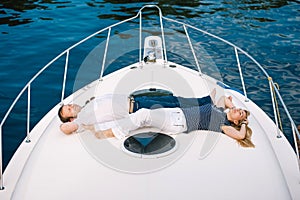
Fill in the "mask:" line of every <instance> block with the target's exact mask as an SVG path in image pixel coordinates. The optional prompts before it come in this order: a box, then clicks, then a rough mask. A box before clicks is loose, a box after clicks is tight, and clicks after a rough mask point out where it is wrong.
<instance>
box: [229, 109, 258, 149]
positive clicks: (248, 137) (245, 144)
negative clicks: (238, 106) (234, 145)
mask: <svg viewBox="0 0 300 200" xmlns="http://www.w3.org/2000/svg"><path fill="white" fill-rule="evenodd" d="M245 112H246V119H247V117H248V116H249V115H250V112H249V111H248V110H245ZM232 126H233V127H234V128H235V129H236V130H238V131H240V129H241V126H242V121H241V122H240V123H239V125H235V124H232ZM251 136H252V130H251V128H250V127H248V125H246V135H245V138H244V139H240V140H236V141H237V142H238V144H239V145H240V146H242V147H252V148H254V147H255V145H254V144H253V142H252V141H251Z"/></svg>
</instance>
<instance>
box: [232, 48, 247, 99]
mask: <svg viewBox="0 0 300 200" xmlns="http://www.w3.org/2000/svg"><path fill="white" fill-rule="evenodd" d="M234 52H235V57H236V62H237V65H238V68H239V73H240V78H241V82H242V87H243V91H244V95H245V101H246V102H247V101H249V100H248V97H247V92H246V87H245V82H244V77H243V72H242V68H241V64H240V59H239V54H238V51H237V49H236V47H234Z"/></svg>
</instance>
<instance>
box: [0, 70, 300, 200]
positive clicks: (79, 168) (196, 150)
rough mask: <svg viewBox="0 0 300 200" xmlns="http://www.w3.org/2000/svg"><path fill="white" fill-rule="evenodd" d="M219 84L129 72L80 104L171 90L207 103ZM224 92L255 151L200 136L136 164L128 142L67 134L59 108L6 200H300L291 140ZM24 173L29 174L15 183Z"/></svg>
mask: <svg viewBox="0 0 300 200" xmlns="http://www.w3.org/2000/svg"><path fill="white" fill-rule="evenodd" d="M164 73H167V74H168V75H167V76H166V74H164ZM137 74H138V75H137ZM133 77H134V78H133ZM166 77H168V78H167V79H166ZM187 77H188V78H187ZM117 79H119V80H121V81H120V82H117V81H116V80H117ZM133 80H134V81H133ZM147 80H148V81H147ZM142 82H143V83H147V82H148V83H149V84H144V85H142ZM125 83H126V87H123V86H124V85H125ZM151 84H152V85H151ZM212 84H213V83H212V82H210V81H207V82H206V81H203V79H202V78H201V77H200V76H198V75H197V74H196V73H195V74H192V72H191V70H186V69H182V68H180V67H177V68H169V67H167V68H163V67H161V66H152V68H150V67H144V68H143V69H140V68H137V69H129V68H127V69H123V70H121V71H119V72H116V73H115V74H114V76H112V75H109V76H107V77H105V79H104V81H102V82H100V83H99V84H98V83H94V84H92V85H91V86H90V87H87V88H85V90H83V91H79V92H77V93H76V94H75V95H74V101H75V102H80V103H82V102H84V101H85V100H86V99H87V98H88V97H91V96H94V95H95V94H96V95H101V94H104V93H110V92H113V93H127V94H129V93H130V92H132V91H133V90H137V89H139V88H140V87H141V86H142V87H149V86H153V87H154V86H160V87H162V88H163V87H165V88H168V89H169V90H171V91H173V92H174V95H180V96H204V95H207V94H208V93H209V89H212V88H213V87H214V86H213V85H212ZM137 86H138V87H137ZM167 86H168V87H167ZM196 86H197V87H196ZM219 91H220V90H218V92H219ZM225 92H226V94H228V95H232V96H233V99H234V103H235V104H236V105H238V106H243V107H245V108H247V109H249V110H250V111H251V115H250V118H249V121H250V127H251V128H252V130H253V137H252V140H253V142H254V144H255V145H256V148H254V149H247V148H242V147H239V146H238V145H237V144H236V142H235V141H234V140H233V139H231V138H229V137H227V136H225V135H222V134H219V133H215V134H214V135H213V133H209V132H206V131H197V132H193V133H190V134H188V135H186V134H181V135H178V136H176V141H177V142H178V149H177V150H176V151H175V152H174V153H172V154H170V155H169V156H166V157H162V158H157V159H141V158H136V157H132V156H130V155H128V154H126V153H124V152H122V150H120V149H119V148H118V147H120V145H121V144H122V141H118V140H116V139H109V140H106V141H104V140H102V141H101V140H97V139H96V138H95V137H94V136H93V135H92V134H91V133H89V132H85V133H82V134H74V135H70V136H66V135H64V134H62V133H61V132H60V130H59V125H60V122H59V119H58V117H57V116H56V113H57V109H58V106H57V107H55V108H54V109H53V110H52V111H51V112H50V113H49V114H48V115H47V116H46V117H45V118H44V120H45V121H49V122H50V124H49V125H43V126H44V127H42V126H37V127H36V128H35V129H34V130H33V132H32V142H31V143H29V144H25V143H24V144H23V147H21V149H19V150H18V151H17V153H16V154H15V157H14V158H13V160H12V162H10V164H9V166H8V167H7V170H6V171H5V176H4V177H5V179H4V185H5V190H4V191H0V197H1V198H0V199H3V200H5V199H10V198H11V199H23V200H27V199H28V200H40V199H43V200H47V199H49V200H53V199H57V200H58V199H72V200H73V199H110V200H111V199H124V200H125V199H131V200H133V199H149V200H150V199H151V200H152V199H172V200H175V199H180V200H181V199H222V200H224V199H231V200H232V199H251V200H253V199H272V200H275V199H278V200H282V199H300V185H299V181H300V178H299V172H298V166H297V159H296V156H295V154H294V153H293V150H292V148H291V147H290V145H289V144H288V142H287V141H286V139H285V138H284V137H283V138H281V139H277V138H276V132H275V131H276V130H275V125H274V124H273V123H272V122H271V120H270V119H269V118H268V117H267V116H266V115H265V114H264V113H263V112H262V111H261V110H260V109H259V108H258V107H257V106H256V105H255V104H253V103H252V102H251V101H249V102H244V101H243V97H242V95H241V94H239V93H237V92H235V91H233V90H226V91H225ZM81 93H82V94H83V96H80V94H81ZM71 99H73V98H72V97H69V98H68V99H67V101H71ZM44 129H45V131H44ZM40 135H41V136H40ZM216 138H217V140H216ZM208 140H210V141H216V142H217V143H216V145H215V146H214V147H213V148H207V145H208V146H210V147H211V146H213V145H210V143H209V141H208ZM36 141H38V143H37V144H36V146H34V145H35V142H36ZM212 143H213V142H212ZM205 145H206V146H205ZM32 149H33V150H32ZM209 149H210V150H211V151H210V152H209V153H208V154H207V155H206V156H203V155H204V154H205V152H208V150H209ZM31 150H32V153H30V152H31ZM29 153H30V154H29ZM26 154H28V160H27V155H26ZM19 157H22V158H23V162H24V164H25V166H24V168H23V163H20V161H18V163H16V162H14V161H15V160H18V158H19ZM279 160H281V162H279ZM16 171H17V173H16ZM18 172H19V173H22V174H21V176H20V179H19V180H18V181H17V182H16V181H15V178H16V177H18ZM15 185H16V188H15V189H14V186H15ZM11 195H12V196H11Z"/></svg>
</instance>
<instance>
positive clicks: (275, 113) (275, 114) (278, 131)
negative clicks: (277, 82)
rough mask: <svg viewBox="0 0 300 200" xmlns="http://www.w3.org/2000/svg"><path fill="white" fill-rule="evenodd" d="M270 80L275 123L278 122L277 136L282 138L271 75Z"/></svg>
mask: <svg viewBox="0 0 300 200" xmlns="http://www.w3.org/2000/svg"><path fill="white" fill-rule="evenodd" d="M268 80H269V85H270V93H271V99H272V106H273V112H274V118H275V123H276V129H277V138H281V135H280V130H279V128H278V118H277V111H276V108H275V101H274V98H275V96H274V95H275V94H274V90H273V85H272V82H273V81H272V78H271V77H268Z"/></svg>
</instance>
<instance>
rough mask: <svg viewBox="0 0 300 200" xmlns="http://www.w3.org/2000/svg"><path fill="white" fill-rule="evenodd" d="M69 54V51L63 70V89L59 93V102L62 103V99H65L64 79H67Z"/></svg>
mask: <svg viewBox="0 0 300 200" xmlns="http://www.w3.org/2000/svg"><path fill="white" fill-rule="evenodd" d="M69 52H70V50H67V53H66V62H65V70H64V80H63V87H62V91H61V101H60V102H63V100H64V97H65V89H66V79H67V71H68V65H69Z"/></svg>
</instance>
